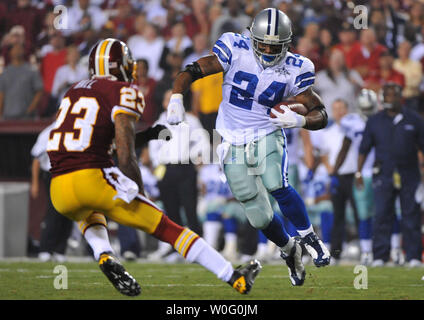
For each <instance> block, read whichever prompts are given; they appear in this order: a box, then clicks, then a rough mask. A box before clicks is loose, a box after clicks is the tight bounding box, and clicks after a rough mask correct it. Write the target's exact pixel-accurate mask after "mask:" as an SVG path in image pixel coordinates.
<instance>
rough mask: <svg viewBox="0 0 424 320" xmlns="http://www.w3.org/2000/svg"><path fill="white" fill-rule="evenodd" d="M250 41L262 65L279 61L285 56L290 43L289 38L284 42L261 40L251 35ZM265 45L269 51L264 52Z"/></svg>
mask: <svg viewBox="0 0 424 320" xmlns="http://www.w3.org/2000/svg"><path fill="white" fill-rule="evenodd" d="M251 41H252V48H253V51H254V53H255V56H256V58H257V59H258V61H259V63H260V64H261V65H263V66H264V67H271V66H273V65H276V64H277V63H279V62H280V61H281V59H283V58H284V57H285V55H286V53H287V51H288V49H289V47H290V43H291V40H288V41H285V42H280V41H271V40H262V39H259V38H255V37H254V36H253V35H252V40H251ZM267 47H268V48H269V52H266V49H267Z"/></svg>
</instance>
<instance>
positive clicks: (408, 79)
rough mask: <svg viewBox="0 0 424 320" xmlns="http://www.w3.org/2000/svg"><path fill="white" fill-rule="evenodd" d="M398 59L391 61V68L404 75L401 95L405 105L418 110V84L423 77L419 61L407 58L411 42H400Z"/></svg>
mask: <svg viewBox="0 0 424 320" xmlns="http://www.w3.org/2000/svg"><path fill="white" fill-rule="evenodd" d="M397 52H398V57H399V58H398V59H396V60H395V61H394V63H393V69H394V70H396V71H398V72H400V73H402V74H403V76H404V77H405V87H404V89H403V97H404V98H405V107H409V108H413V109H414V110H415V111H417V112H418V108H419V96H420V84H421V80H422V78H423V72H422V69H421V68H422V67H421V63H419V62H416V61H413V60H411V59H410V58H409V55H410V52H411V43H410V42H409V41H404V42H402V43H401V44H400V45H399V47H398V50H397Z"/></svg>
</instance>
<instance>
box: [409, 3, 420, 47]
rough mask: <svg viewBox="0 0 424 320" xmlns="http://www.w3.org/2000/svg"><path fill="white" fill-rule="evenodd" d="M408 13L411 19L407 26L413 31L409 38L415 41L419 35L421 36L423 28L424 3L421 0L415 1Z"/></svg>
mask: <svg viewBox="0 0 424 320" xmlns="http://www.w3.org/2000/svg"><path fill="white" fill-rule="evenodd" d="M408 14H409V21H408V22H407V26H406V28H407V30H410V32H411V37H410V38H409V39H408V40H410V41H415V39H416V38H417V37H420V33H421V28H422V26H423V24H424V4H423V3H422V2H420V1H414V3H413V4H412V6H411V7H410V9H409V12H408Z"/></svg>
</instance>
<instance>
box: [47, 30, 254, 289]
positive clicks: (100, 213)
mask: <svg viewBox="0 0 424 320" xmlns="http://www.w3.org/2000/svg"><path fill="white" fill-rule="evenodd" d="M89 68H90V74H91V78H90V79H89V80H84V81H80V82H78V83H76V84H75V85H73V86H72V87H71V88H70V89H69V91H68V92H67V93H66V94H65V96H64V98H63V100H62V102H61V104H60V107H59V112H58V115H57V119H56V123H55V126H54V129H53V130H52V131H51V133H50V139H49V142H48V154H49V157H50V160H51V164H52V169H51V172H52V176H53V178H52V183H51V190H50V192H51V198H52V202H53V205H54V206H55V208H56V209H57V211H58V212H60V213H61V214H63V215H65V216H66V217H68V218H70V219H73V220H76V221H79V222H80V228H81V231H82V233H83V234H84V237H85V239H86V240H87V242H88V243H89V244H90V246H91V247H92V249H93V252H94V256H95V258H96V259H97V260H98V261H99V266H100V269H101V270H102V271H103V272H104V274H105V275H106V276H107V277H108V279H109V280H110V281H111V282H112V284H113V285H114V286H115V288H116V289H117V290H118V291H120V292H121V293H123V294H126V295H129V296H136V295H138V294H140V292H141V289H140V286H139V285H138V283H137V282H136V280H135V279H134V278H133V277H132V276H131V275H129V274H128V272H126V271H125V269H124V267H123V266H122V265H121V264H120V263H119V261H118V260H117V258H116V257H115V256H114V255H113V250H112V248H111V246H110V243H109V239H108V235H107V224H106V219H105V216H107V217H109V218H110V219H112V220H115V221H116V222H118V223H120V224H123V225H127V226H130V227H135V228H138V229H140V230H143V231H145V232H147V233H148V234H151V235H153V236H155V237H156V238H158V239H159V240H162V241H165V242H168V243H169V244H171V245H172V246H173V247H174V248H175V250H176V251H177V252H178V253H180V254H181V255H182V256H183V257H184V258H185V259H187V260H188V261H190V262H196V263H199V264H200V265H202V266H204V267H205V268H207V269H208V270H210V271H211V272H213V273H215V274H216V275H217V277H218V278H219V279H221V280H223V281H225V282H227V283H229V284H230V285H231V286H233V287H234V288H235V289H236V290H237V291H238V292H240V293H244V294H246V293H248V292H249V291H250V289H251V287H252V285H253V282H254V280H255V278H256V276H257V274H258V273H259V271H260V269H261V265H260V263H259V262H258V261H256V260H253V261H251V262H249V263H248V264H247V265H246V266H243V267H239V268H236V269H233V267H232V265H231V263H230V262H229V261H227V260H225V259H224V258H223V257H222V256H221V255H220V254H219V253H218V252H217V251H216V250H215V249H213V248H212V247H211V246H209V245H208V244H207V243H206V242H205V241H204V240H203V239H202V238H201V237H199V236H198V235H197V234H196V233H194V232H193V231H191V230H190V229H188V228H184V227H181V226H180V225H177V224H176V223H174V222H172V221H171V220H170V219H169V218H168V217H167V216H166V215H165V214H164V213H163V212H162V211H161V210H160V209H159V208H158V207H157V206H156V205H155V204H154V203H153V202H152V201H150V200H149V199H148V198H147V197H146V196H145V195H144V191H143V185H142V178H141V174H140V170H139V168H138V166H137V159H136V155H135V146H136V144H137V143H138V142H139V141H141V140H143V136H142V135H141V136H140V135H137V136H136V134H135V129H134V127H135V122H136V121H137V120H138V119H139V118H140V117H141V116H142V113H143V109H144V99H143V95H142V94H141V92H140V91H138V90H137V88H136V87H135V86H133V85H132V84H131V81H132V79H133V72H134V62H133V60H132V58H131V54H130V51H129V49H128V47H127V45H126V44H125V43H123V42H122V41H119V40H117V39H111V38H109V39H105V40H101V41H99V42H98V43H97V44H96V45H95V46H94V47H93V49H92V50H91V52H90V57H89ZM113 140H115V145H116V153H117V159H118V166H115V165H114V163H113V161H112V158H111V155H110V153H109V150H110V146H111V144H112V141H113Z"/></svg>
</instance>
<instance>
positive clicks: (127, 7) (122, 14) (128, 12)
mask: <svg viewBox="0 0 424 320" xmlns="http://www.w3.org/2000/svg"><path fill="white" fill-rule="evenodd" d="M116 11H117V13H116V16H114V17H113V19H112V23H113V25H114V29H115V34H114V37H115V38H118V39H121V40H123V41H126V40H127V38H128V37H129V36H130V35H132V34H134V33H135V30H134V21H135V16H134V15H133V8H132V6H131V2H130V1H129V0H118V1H117V4H116Z"/></svg>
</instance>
